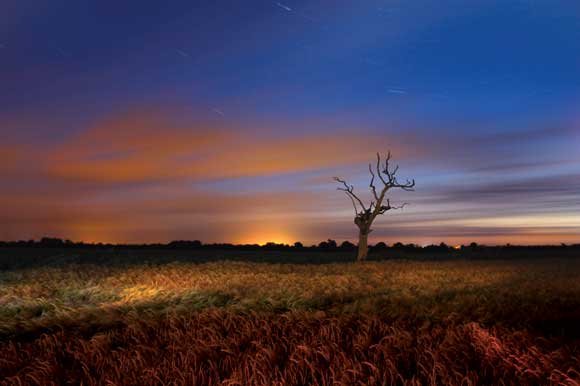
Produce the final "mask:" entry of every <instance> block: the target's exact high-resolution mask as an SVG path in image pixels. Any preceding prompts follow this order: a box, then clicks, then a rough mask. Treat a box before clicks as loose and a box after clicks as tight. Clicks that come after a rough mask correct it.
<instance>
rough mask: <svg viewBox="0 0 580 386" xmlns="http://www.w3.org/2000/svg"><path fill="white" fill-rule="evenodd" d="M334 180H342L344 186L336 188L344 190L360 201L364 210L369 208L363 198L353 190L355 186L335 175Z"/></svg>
mask: <svg viewBox="0 0 580 386" xmlns="http://www.w3.org/2000/svg"><path fill="white" fill-rule="evenodd" d="M334 180H335V181H336V182H340V183H341V184H343V185H344V188H336V189H337V190H342V191H343V192H345V193H347V194H348V195H349V196H350V197H351V199H352V198H354V199H355V200H357V201H358V203H359V205H360V206H361V208H362V210H363V211H366V210H367V208H366V207H365V205H364V204H363V202H362V200H361V199H360V198H358V196H357V195H356V194H354V192H353V190H354V186H353V185H349V184H347V183H346V181H345V180H342V179H340V178H338V177H334ZM355 207H356V205H355Z"/></svg>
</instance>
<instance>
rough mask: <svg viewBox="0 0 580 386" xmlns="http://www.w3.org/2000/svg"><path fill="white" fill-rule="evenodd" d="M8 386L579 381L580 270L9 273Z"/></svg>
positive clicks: (509, 265)
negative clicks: (30, 385) (39, 385)
mask: <svg viewBox="0 0 580 386" xmlns="http://www.w3.org/2000/svg"><path fill="white" fill-rule="evenodd" d="M0 283H1V284H0V336H1V337H2V340H1V341H0V342H1V343H0V369H1V370H0V380H2V381H1V382H3V384H18V383H19V382H20V383H21V384H51V383H52V384H61V383H62V382H63V381H64V380H67V381H68V382H69V383H70V384H84V385H91V384H95V385H96V384H107V383H108V384H116V385H129V384H131V385H149V384H151V385H153V384H175V385H187V384H231V385H233V384H240V385H275V384H279V385H283V384H284V385H305V384H320V385H331V384H345V385H347V384H348V385H351V384H352V385H354V384H373V385H374V384H376V385H385V384H387V385H388V384H457V385H459V384H520V385H521V384H550V383H551V384H566V385H575V384H579V383H578V382H580V374H579V371H580V370H579V369H580V332H579V328H578V326H580V262H576V261H574V260H570V259H568V260H551V261H550V262H541V261H538V260H536V261H534V262H533V263H531V262H525V261H510V262H508V261H493V262H483V261H477V262H473V261H472V262H468V261H447V262H413V261H386V262H373V263H368V264H364V265H355V264H324V265H291V264H284V265H282V264H257V263H243V262H214V263H206V264H193V263H172V264H165V265H133V266H126V267H123V266H115V267H112V266H102V265H101V266H96V265H93V266H91V265H84V264H83V265H66V266H61V267H52V268H50V267H43V268H36V269H19V270H11V271H4V272H1V273H0Z"/></svg>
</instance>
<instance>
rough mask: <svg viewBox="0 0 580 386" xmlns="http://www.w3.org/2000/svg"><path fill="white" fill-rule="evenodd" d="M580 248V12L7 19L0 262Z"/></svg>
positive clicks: (8, 5)
mask: <svg viewBox="0 0 580 386" xmlns="http://www.w3.org/2000/svg"><path fill="white" fill-rule="evenodd" d="M388 150H390V151H391V153H392V156H393V161H392V162H393V163H397V164H399V165H400V168H399V172H398V175H399V176H400V178H401V179H403V180H404V179H405V178H414V179H415V181H416V189H415V191H414V192H404V191H392V194H391V195H390V197H391V202H392V203H393V204H400V203H403V202H405V203H408V205H406V206H405V207H404V209H402V210H398V211H389V212H387V213H386V214H385V215H384V216H382V217H379V218H377V219H376V221H375V224H374V226H373V229H374V230H373V232H372V233H371V235H370V242H378V241H384V242H386V243H387V244H392V243H395V242H399V241H400V242H404V243H416V244H420V245H427V244H431V243H437V244H438V243H440V242H446V243H448V244H451V245H456V244H466V243H470V242H472V241H475V242H478V243H481V244H489V245H493V244H505V243H511V244H560V243H579V242H580V3H578V2H577V1H572V0H571V1H559V0H550V1H548V0H546V1H541V0H521V1H493V0H485V1H478V0H474V1H469V2H465V1H459V0H457V1H455V0H437V1H420V0H417V1H389V0H380V1H379V0H377V1H375V0H365V1H339V0H333V1H296V0H292V1H291V0H282V1H280V2H278V1H268V0H259V1H258V0H246V1H225V0H214V1H191V0H188V1H179V0H177V1H169V2H161V1H131V0H129V1H107V0H100V1H50V2H47V1H29V0H4V1H2V2H1V4H0V240H21V239H22V240H27V239H38V238H40V237H43V236H51V237H61V238H66V239H71V240H73V241H85V242H114V243H133V242H139V243H141V242H146V243H153V242H168V241H171V240H181V239H188V240H193V239H199V240H202V241H204V242H232V243H265V242H268V241H272V242H279V243H293V242H294V241H302V242H303V243H305V244H314V243H318V242H320V241H321V240H326V239H328V238H332V239H336V240H338V241H343V240H350V241H356V238H357V229H356V226H355V224H354V223H353V217H354V214H353V209H352V205H351V203H350V202H349V200H348V198H347V197H345V195H344V194H342V192H340V191H337V190H336V188H337V185H336V183H335V182H334V181H333V179H332V177H333V176H339V177H342V178H344V179H346V180H347V181H348V182H349V183H350V184H352V185H354V186H355V192H357V193H359V194H360V195H361V196H362V197H364V198H365V199H366V200H367V202H368V200H370V192H369V188H368V183H369V174H368V166H367V164H368V162H374V159H375V154H376V152H381V154H386V152H387V151H388Z"/></svg>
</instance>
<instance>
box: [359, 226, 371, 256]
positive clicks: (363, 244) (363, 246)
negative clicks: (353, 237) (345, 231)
mask: <svg viewBox="0 0 580 386" xmlns="http://www.w3.org/2000/svg"><path fill="white" fill-rule="evenodd" d="M368 237H369V234H368V233H365V232H363V231H362V230H360V231H359V232H358V253H357V255H356V261H359V262H361V261H365V260H366V259H367V255H368V253H369V245H368Z"/></svg>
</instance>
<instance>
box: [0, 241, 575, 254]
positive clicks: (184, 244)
mask: <svg viewBox="0 0 580 386" xmlns="http://www.w3.org/2000/svg"><path fill="white" fill-rule="evenodd" d="M0 247H11V248H120V249H239V250H274V251H276V250H279V251H292V250H294V251H311V250H316V251H340V250H342V251H354V250H356V249H357V248H358V246H357V245H356V244H354V243H352V242H350V241H348V240H347V241H343V242H342V243H340V244H339V243H338V242H337V241H336V240H333V239H327V240H325V241H321V242H320V243H318V244H314V245H309V246H306V245H304V244H303V243H301V242H299V241H297V242H295V243H294V244H292V245H290V244H280V243H275V242H268V243H266V244H263V245H259V244H231V243H209V244H205V243H203V242H201V241H200V240H174V241H171V242H168V243H147V244H113V243H87V242H83V241H79V242H74V241H71V240H68V239H61V238H57V237H43V238H41V239H40V240H19V241H0ZM369 249H370V250H371V252H372V251H374V252H376V251H388V250H391V251H406V252H417V253H421V252H426V253H460V252H470V251H471V252H476V251H483V250H494V249H495V250H497V249H502V250H507V251H509V250H511V251H522V250H545V251H548V250H562V249H567V250H570V249H578V250H580V244H560V245H533V246H527V245H511V244H505V245H480V244H478V243H476V242H472V243H470V244H468V245H460V246H449V245H447V244H445V243H443V242H442V243H440V244H432V245H425V246H422V245H418V244H413V243H410V244H404V243H402V242H396V243H394V244H392V245H388V244H387V243H385V242H383V241H380V242H377V243H376V244H374V245H369Z"/></svg>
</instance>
